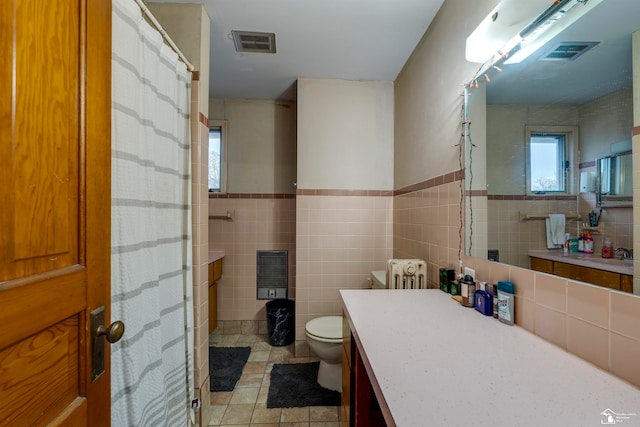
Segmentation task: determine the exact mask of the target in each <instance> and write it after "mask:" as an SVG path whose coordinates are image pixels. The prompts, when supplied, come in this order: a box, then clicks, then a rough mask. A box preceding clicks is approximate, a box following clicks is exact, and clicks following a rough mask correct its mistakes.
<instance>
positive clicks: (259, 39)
mask: <svg viewBox="0 0 640 427" xmlns="http://www.w3.org/2000/svg"><path fill="white" fill-rule="evenodd" d="M231 34H232V35H233V42H234V43H235V45H236V51H237V52H253V53H276V35H275V34H274V33H257V32H253V31H235V30H233V31H231Z"/></svg>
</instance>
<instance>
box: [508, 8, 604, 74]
mask: <svg viewBox="0 0 640 427" xmlns="http://www.w3.org/2000/svg"><path fill="white" fill-rule="evenodd" d="M601 2H602V0H587V1H584V0H583V1H580V0H570V1H568V2H565V3H564V4H562V2H561V3H560V4H559V5H558V7H556V6H555V5H554V6H552V7H551V8H549V9H548V16H547V17H542V16H541V17H540V18H539V19H537V20H536V21H534V22H533V23H532V24H531V25H530V26H528V27H527V28H525V29H524V30H523V31H521V32H520V34H519V37H521V40H520V49H519V50H518V51H517V52H515V53H514V54H513V55H511V56H510V57H509V58H507V60H506V61H505V62H504V63H505V64H517V63H520V62H522V61H524V60H525V59H527V58H528V57H529V56H530V55H532V54H533V53H534V52H536V51H537V50H538V49H540V48H541V47H542V46H544V45H545V44H547V43H548V42H549V40H551V39H553V38H554V37H555V36H557V35H558V34H560V33H561V32H562V31H564V30H565V29H566V28H568V27H569V26H570V25H571V24H573V23H574V22H576V21H577V20H578V19H579V18H580V17H582V16H583V15H584V14H585V13H587V12H589V11H590V10H591V9H593V8H594V7H595V6H597V5H598V4H600V3H601ZM545 13H547V12H545Z"/></svg>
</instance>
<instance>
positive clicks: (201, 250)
mask: <svg viewBox="0 0 640 427" xmlns="http://www.w3.org/2000/svg"><path fill="white" fill-rule="evenodd" d="M200 86H201V85H200V82H198V81H193V82H192V84H191V175H192V183H191V197H192V216H191V218H192V226H193V243H192V249H193V316H194V366H195V378H194V379H195V386H196V393H198V394H200V393H201V392H202V393H204V394H206V395H201V396H199V397H200V398H201V400H202V401H203V402H208V387H205V385H206V383H207V381H208V378H209V350H208V347H209V337H208V332H209V305H208V301H207V299H208V277H207V275H208V270H207V263H208V250H209V249H208V248H209V242H208V238H209V234H208V220H207V218H208V207H209V206H208V204H207V192H208V187H207V180H208V176H207V175H208V170H207V167H208V151H209V128H208V127H207V125H206V117H204V115H203V114H202V113H201V112H200V111H199V108H198V102H199V100H200V97H201V96H203V95H204V94H201V93H200V92H201V87H200ZM207 409H208V406H207V405H204V406H203V408H202V410H203V411H206V410H207ZM205 418H206V415H205Z"/></svg>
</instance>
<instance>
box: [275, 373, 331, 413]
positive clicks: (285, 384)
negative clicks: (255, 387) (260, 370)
mask: <svg viewBox="0 0 640 427" xmlns="http://www.w3.org/2000/svg"><path fill="white" fill-rule="evenodd" d="M319 366H320V362H313V363H288V364H280V363H278V364H275V365H273V368H272V370H271V385H270V386H269V395H268V397H267V408H294V407H298V408H299V407H304V406H340V393H338V392H337V391H333V390H329V389H326V388H324V387H322V386H321V385H320V384H318V367H319Z"/></svg>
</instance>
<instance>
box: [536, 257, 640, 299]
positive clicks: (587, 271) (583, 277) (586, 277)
mask: <svg viewBox="0 0 640 427" xmlns="http://www.w3.org/2000/svg"><path fill="white" fill-rule="evenodd" d="M576 259H580V258H576ZM530 260H531V269H532V270H534V271H540V272H543V273H549V274H553V275H556V276H560V277H565V278H567V279H572V280H579V281H581V282H585V283H593V284H594V285H598V286H604V287H606V288H610V289H615V290H619V291H624V292H631V293H632V292H633V275H629V274H623V273H620V272H617V271H608V270H604V269H602V268H594V267H590V266H587V265H577V264H575V263H572V262H571V261H573V259H572V258H570V257H566V258H564V259H562V261H558V260H556V259H549V258H538V257H535V256H530ZM580 260H582V261H583V263H589V262H590V261H588V260H586V261H585V260H584V259H580ZM565 261H568V262H565ZM591 263H592V264H596V265H597V266H602V267H605V266H606V265H605V264H597V263H595V262H591Z"/></svg>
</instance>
